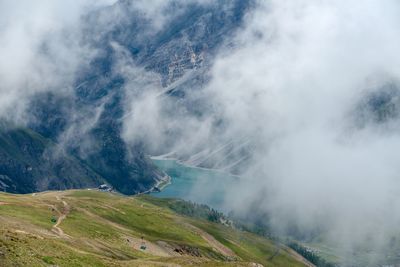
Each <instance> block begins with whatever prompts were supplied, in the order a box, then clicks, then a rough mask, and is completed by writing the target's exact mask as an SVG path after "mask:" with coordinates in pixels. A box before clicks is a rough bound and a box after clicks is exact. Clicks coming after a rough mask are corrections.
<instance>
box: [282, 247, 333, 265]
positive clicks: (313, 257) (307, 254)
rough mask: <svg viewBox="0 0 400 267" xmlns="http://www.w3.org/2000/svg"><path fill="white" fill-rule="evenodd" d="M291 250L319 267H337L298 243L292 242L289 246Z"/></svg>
mask: <svg viewBox="0 0 400 267" xmlns="http://www.w3.org/2000/svg"><path fill="white" fill-rule="evenodd" d="M288 246H289V247H290V248H292V249H293V250H294V251H296V252H297V253H299V254H300V255H301V256H303V257H304V258H305V259H307V260H308V261H309V262H311V263H313V264H315V265H316V266H318V267H337V265H336V264H333V263H330V262H327V261H326V260H324V259H323V258H321V256H319V255H318V254H317V253H316V252H315V251H313V250H311V249H309V248H307V247H304V246H302V245H300V244H298V243H295V242H291V243H289V244H288Z"/></svg>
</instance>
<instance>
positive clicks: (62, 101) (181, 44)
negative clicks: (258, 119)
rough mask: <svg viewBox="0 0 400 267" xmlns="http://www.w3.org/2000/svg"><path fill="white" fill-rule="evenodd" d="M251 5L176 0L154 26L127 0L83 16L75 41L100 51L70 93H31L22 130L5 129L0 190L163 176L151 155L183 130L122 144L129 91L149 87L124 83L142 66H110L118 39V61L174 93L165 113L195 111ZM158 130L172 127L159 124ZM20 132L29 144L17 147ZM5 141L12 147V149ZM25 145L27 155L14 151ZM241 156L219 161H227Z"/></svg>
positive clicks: (137, 184)
mask: <svg viewBox="0 0 400 267" xmlns="http://www.w3.org/2000/svg"><path fill="white" fill-rule="evenodd" d="M250 8H251V1H239V0H236V1H217V2H215V3H208V4H207V3H206V4H201V3H196V2H188V3H185V2H181V1H172V2H171V5H170V6H169V7H167V10H165V11H164V13H167V14H171V15H170V16H169V17H168V19H166V20H165V22H164V25H163V27H162V29H158V30H157V29H154V28H152V27H153V26H151V25H152V23H151V21H150V19H149V18H148V17H146V16H145V15H144V14H143V13H142V12H141V11H140V10H138V9H137V7H136V6H135V5H134V2H133V1H126V0H124V1H122V0H121V1H118V2H117V3H115V4H114V5H112V6H107V7H103V8H100V9H97V10H95V11H92V12H91V13H89V14H87V15H85V16H84V17H83V18H82V21H83V25H84V27H83V30H82V31H83V33H84V34H83V39H82V40H81V42H82V43H83V44H85V45H86V46H88V47H90V48H91V49H92V50H93V51H96V53H95V55H96V56H94V58H92V59H91V60H90V61H89V62H86V63H85V64H83V65H82V66H81V67H80V68H79V69H78V70H77V71H76V80H75V81H74V86H73V87H72V88H71V90H72V91H71V92H69V93H63V92H64V91H65V90H64V91H63V90H61V89H60V90H50V91H48V90H44V92H41V93H37V94H36V95H35V96H34V97H33V98H32V99H31V101H30V103H29V108H28V110H29V114H28V115H29V123H28V124H27V125H23V126H19V128H24V130H19V131H22V132H24V133H25V134H23V135H22V136H21V135H20V134H10V133H11V132H13V130H12V128H10V129H5V131H4V134H5V135H6V136H7V138H8V139H9V140H6V141H4V142H2V143H0V150H4V151H5V152H4V153H2V154H0V162H7V163H4V165H3V166H2V168H1V169H0V175H1V176H0V177H2V178H1V179H0V182H1V184H0V185H2V187H1V188H2V190H7V191H11V192H18V193H28V192H36V191H41V190H47V189H67V188H83V187H93V186H97V185H99V183H103V182H107V183H108V184H110V185H112V186H113V187H114V188H115V189H116V190H118V191H119V192H122V193H124V194H135V193H138V192H143V191H146V190H148V189H149V188H151V187H152V186H154V185H155V184H156V183H157V182H158V181H159V180H160V179H161V178H162V177H163V176H164V174H163V173H162V172H160V171H159V170H158V169H157V168H156V167H155V165H154V164H153V163H152V162H151V160H150V158H149V157H148V154H162V153H166V152H171V151H170V150H171V146H170V145H168V144H169V143H170V142H171V143H173V141H172V140H177V139H179V133H178V132H172V133H169V136H170V139H169V140H167V141H166V142H165V145H164V146H163V147H161V148H158V150H156V151H154V150H151V149H150V148H149V147H148V146H146V144H148V143H149V142H152V140H148V139H145V140H136V141H135V143H133V144H128V143H127V142H126V140H125V139H124V138H123V136H122V134H123V131H124V125H123V119H124V118H125V116H126V115H127V114H126V113H127V110H126V105H127V103H126V102H125V101H126V99H127V94H134V93H135V92H141V91H143V90H146V87H145V86H143V84H140V83H138V84H134V85H132V84H130V87H129V90H128V89H127V88H125V86H126V85H127V84H128V83H129V82H130V81H129V79H135V78H137V77H136V76H139V78H140V75H141V73H136V74H131V76H129V77H126V76H124V75H122V74H121V73H120V72H116V71H115V69H116V68H118V66H119V64H120V61H121V58H120V56H119V55H118V53H117V52H116V49H115V46H116V45H117V46H118V47H120V48H121V49H123V51H124V54H123V60H126V61H132V62H134V65H135V66H137V67H138V68H140V69H142V70H144V71H145V72H148V73H154V74H155V75H158V76H159V77H160V87H161V88H165V92H164V93H163V94H164V97H165V98H168V99H169V101H170V105H169V109H168V110H166V111H165V112H170V113H174V112H180V113H186V112H189V113H190V114H194V116H200V117H201V116H203V114H204V113H206V112H207V110H208V108H207V100H199V99H195V98H193V97H192V96H193V95H194V92H195V91H196V90H201V89H202V87H204V85H205V84H206V83H207V82H208V80H209V75H208V70H209V68H210V66H211V64H212V60H213V56H214V55H215V54H216V52H217V51H218V50H219V49H221V47H223V46H227V45H229V38H230V37H231V36H232V35H233V34H234V32H235V31H236V30H237V29H238V28H239V27H240V26H241V24H242V22H243V19H244V15H245V13H246V11H247V10H249V9H250ZM153 19H154V18H153ZM155 19H157V18H155ZM142 116H144V117H145V116H146V114H142ZM9 130H10V131H11V132H10V131H9ZM138 131H140V130H138ZM159 131H161V132H163V131H169V129H163V128H162V127H160V129H159ZM20 133H21V132H20ZM27 133H29V134H27ZM20 138H22V139H24V141H23V142H24V146H25V148H18V142H20V141H21V140H19V139H20ZM7 142H11V144H12V146H15V147H14V148H12V149H11V150H10V148H8V146H7ZM48 144H51V147H52V149H50V150H49V149H48V148H47V145H48ZM21 149H25V150H26V151H30V152H32V153H28V155H25V157H27V158H23V159H22V158H18V156H19V155H18V154H21V153H23V151H22V150H21ZM52 150H56V151H58V152H57V153H53V152H51V151H52ZM49 151H50V152H49ZM13 152H15V153H13ZM181 156H182V157H186V156H187V155H183V154H182V155H181ZM241 157H243V156H242V155H238V156H237V157H232V159H230V160H229V161H228V162H226V163H224V164H223V165H224V166H230V165H231V164H232V163H234V162H236V161H237V160H238V158H241ZM224 166H222V167H224ZM211 167H212V166H211ZM219 167H221V166H219ZM24 168H25V169H24ZM28 169H29V171H28Z"/></svg>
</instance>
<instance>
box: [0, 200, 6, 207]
mask: <svg viewBox="0 0 400 267" xmlns="http://www.w3.org/2000/svg"><path fill="white" fill-rule="evenodd" d="M1 205H8V203H6V202H1V201H0V206H1Z"/></svg>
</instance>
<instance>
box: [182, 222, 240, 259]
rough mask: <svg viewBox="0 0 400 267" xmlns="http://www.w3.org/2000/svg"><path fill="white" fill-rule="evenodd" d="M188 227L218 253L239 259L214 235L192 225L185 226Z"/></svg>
mask: <svg viewBox="0 0 400 267" xmlns="http://www.w3.org/2000/svg"><path fill="white" fill-rule="evenodd" d="M185 226H186V227H188V228H189V229H191V230H193V231H194V232H195V233H196V234H198V235H200V236H201V237H202V238H203V239H204V240H205V241H207V243H208V244H209V245H210V246H211V247H212V248H214V249H215V250H216V251H218V252H219V253H221V254H222V255H224V256H226V257H230V258H238V257H237V255H236V254H235V253H234V252H233V251H232V250H231V249H230V248H228V247H226V246H224V245H223V244H221V243H220V242H219V241H218V240H216V239H215V238H214V237H213V236H212V235H210V234H209V233H207V232H206V231H203V230H202V229H200V228H197V227H196V226H193V225H190V224H185Z"/></svg>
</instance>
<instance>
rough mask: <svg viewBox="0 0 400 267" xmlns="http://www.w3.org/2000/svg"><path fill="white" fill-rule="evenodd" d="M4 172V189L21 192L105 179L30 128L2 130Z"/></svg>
mask: <svg viewBox="0 0 400 267" xmlns="http://www.w3.org/2000/svg"><path fill="white" fill-rule="evenodd" d="M0 174H1V175H0V190H1V191H7V192H18V193H29V192H32V191H43V190H46V189H67V188H77V187H95V186H97V185H98V184H100V183H104V182H105V181H104V179H103V178H102V177H101V176H100V175H98V174H97V173H96V172H94V171H93V170H92V169H90V168H89V167H88V166H86V165H85V164H83V163H82V162H81V161H80V160H79V159H77V158H75V157H73V156H70V155H66V154H65V153H64V152H63V150H62V148H61V147H60V146H59V145H57V144H56V143H54V142H52V141H51V140H49V139H47V138H44V137H43V136H41V135H40V134H38V133H35V132H33V131H32V130H29V129H26V128H10V127H7V128H6V129H5V128H2V129H0Z"/></svg>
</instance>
